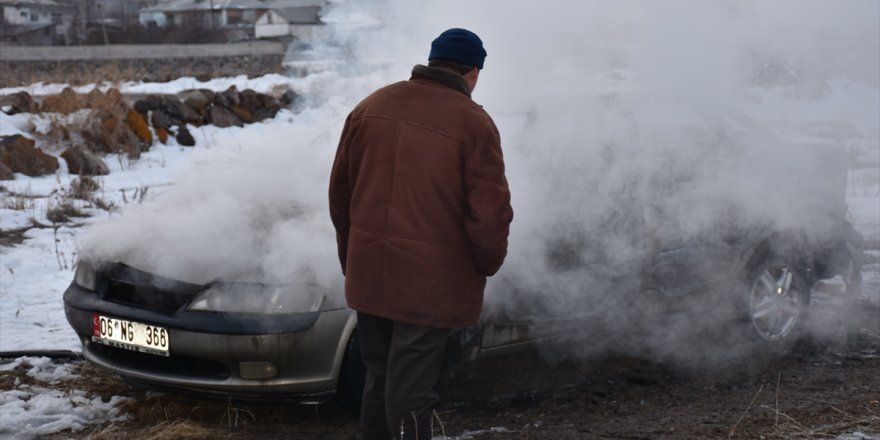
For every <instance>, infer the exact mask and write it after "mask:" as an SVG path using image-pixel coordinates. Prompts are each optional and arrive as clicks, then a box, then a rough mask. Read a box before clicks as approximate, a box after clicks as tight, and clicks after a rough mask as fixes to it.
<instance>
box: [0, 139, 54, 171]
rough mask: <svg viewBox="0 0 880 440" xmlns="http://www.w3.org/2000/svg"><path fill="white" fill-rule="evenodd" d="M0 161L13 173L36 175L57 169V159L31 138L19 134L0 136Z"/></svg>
mask: <svg viewBox="0 0 880 440" xmlns="http://www.w3.org/2000/svg"><path fill="white" fill-rule="evenodd" d="M0 163H2V164H3V165H5V166H6V167H7V168H9V169H10V170H11V171H12V172H13V173H22V174H24V175H27V176H31V177H37V176H44V175H46V174H52V173H54V172H55V171H56V170H57V169H58V159H56V158H55V157H54V156H50V155H48V154H46V153H44V152H43V151H42V150H40V149H39V148H37V147H36V146H35V143H34V141H33V140H32V139H28V138H26V137H24V136H21V135H13V136H0Z"/></svg>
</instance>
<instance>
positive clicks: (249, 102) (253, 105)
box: [239, 89, 263, 113]
mask: <svg viewBox="0 0 880 440" xmlns="http://www.w3.org/2000/svg"><path fill="white" fill-rule="evenodd" d="M239 98H240V100H241V107H242V108H244V109H245V110H247V111H248V113H253V112H255V111H257V109H259V108H260V107H262V106H263V100H262V99H260V94H259V93H257V92H255V91H253V90H251V89H247V90H244V91H242V92H241V93H240V94H239Z"/></svg>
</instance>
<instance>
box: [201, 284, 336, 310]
mask: <svg viewBox="0 0 880 440" xmlns="http://www.w3.org/2000/svg"><path fill="white" fill-rule="evenodd" d="M323 302H324V295H323V294H321V292H320V291H319V289H317V288H316V287H314V286H304V285H283V286H275V285H265V284H256V283H217V284H213V285H211V286H210V287H209V288H208V289H207V290H205V291H204V292H202V293H200V294H199V295H198V296H196V298H195V299H193V300H192V302H190V304H189V306H188V307H187V309H188V310H195V311H201V312H229V313H268V314H275V313H305V312H315V311H318V310H320V309H321V304H322V303H323Z"/></svg>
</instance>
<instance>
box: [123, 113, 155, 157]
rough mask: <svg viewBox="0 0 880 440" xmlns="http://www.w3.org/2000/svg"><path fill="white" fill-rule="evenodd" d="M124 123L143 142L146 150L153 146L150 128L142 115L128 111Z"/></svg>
mask: <svg viewBox="0 0 880 440" xmlns="http://www.w3.org/2000/svg"><path fill="white" fill-rule="evenodd" d="M125 122H126V123H127V124H128V128H129V129H131V131H132V132H133V133H134V135H135V136H137V137H138V139H140V140H141V142H143V145H146V146H147V147H148V148H149V146H151V145H153V133H152V132H150V126H149V125H148V124H147V120H146V119H144V116H143V115H142V114H140V113H139V112H137V111H135V110H129V111H128V116H127V117H126V118H125Z"/></svg>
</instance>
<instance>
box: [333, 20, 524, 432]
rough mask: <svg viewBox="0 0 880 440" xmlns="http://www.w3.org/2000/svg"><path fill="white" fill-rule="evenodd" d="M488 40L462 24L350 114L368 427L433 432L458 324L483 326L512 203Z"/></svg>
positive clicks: (353, 292) (339, 162) (351, 200)
mask: <svg viewBox="0 0 880 440" xmlns="http://www.w3.org/2000/svg"><path fill="white" fill-rule="evenodd" d="M485 57H486V51H485V50H484V49H483V43H482V41H481V40H480V38H479V37H477V35H476V34H474V33H473V32H470V31H468V30H465V29H449V30H447V31H445V32H443V33H442V34H440V36H439V37H437V38H436V39H435V40H434V41H433V42H432V44H431V52H430V55H429V57H428V61H429V64H428V66H423V65H418V66H415V67H414V68H413V71H412V77H411V78H410V80H409V81H401V82H398V83H395V84H391V85H389V86H386V87H384V88H382V89H379V90H378V91H376V92H374V93H372V94H371V95H370V96H368V97H367V98H366V99H364V100H363V101H362V102H361V103H360V104H358V106H357V107H356V108H355V109H354V110H353V111H352V112H351V114H349V115H348V118H347V119H346V121H345V128H344V129H343V131H342V135H341V139H340V141H339V148H338V150H337V153H336V160H335V162H334V164H333V170H332V174H331V177H330V216H331V218H332V220H333V225H334V226H335V227H336V236H337V243H338V247H339V261H340V263H341V265H342V272H343V274H345V277H346V278H345V295H346V300H347V301H348V305H349V307H351V308H352V309H354V310H356V311H357V312H358V336H359V338H360V344H361V345H360V348H361V354H362V357H363V361H364V365H365V367H366V372H367V377H366V384H365V387H364V396H363V404H362V409H361V424H362V429H363V433H364V439H367V440H372V439H383V440H385V439H389V438H395V439H396V438H407V439H409V438H419V439H430V438H431V425H432V421H431V416H432V410H433V406H434V404H436V402H437V400H438V396H437V393H436V392H435V391H434V387H435V385H436V384H437V380H438V378H439V376H440V373H441V367H442V364H443V354H444V348H445V345H446V340H447V336H448V334H449V331H450V329H453V328H458V327H466V326H471V325H475V324H477V323H478V321H479V317H480V310H481V308H482V304H483V289H484V287H485V284H486V277H488V276H491V275H493V274H494V273H495V272H497V271H498V269H499V268H500V267H501V264H502V262H503V261H504V257H505V256H506V254H507V235H508V230H509V225H510V222H511V220H512V218H513V210H512V209H511V207H510V192H509V189H508V186H507V179H506V178H505V175H504V160H503V157H502V153H501V144H500V138H499V135H498V130H497V129H496V128H495V124H494V123H493V122H492V119H491V118H490V117H489V115H488V114H487V113H486V112H485V111H484V110H483V109H482V107H480V106H479V105H477V104H476V103H474V102H473V101H472V100H471V91H472V90H473V89H474V86H475V85H476V83H477V78H478V77H479V74H480V69H482V68H483V61H484V59H485Z"/></svg>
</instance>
